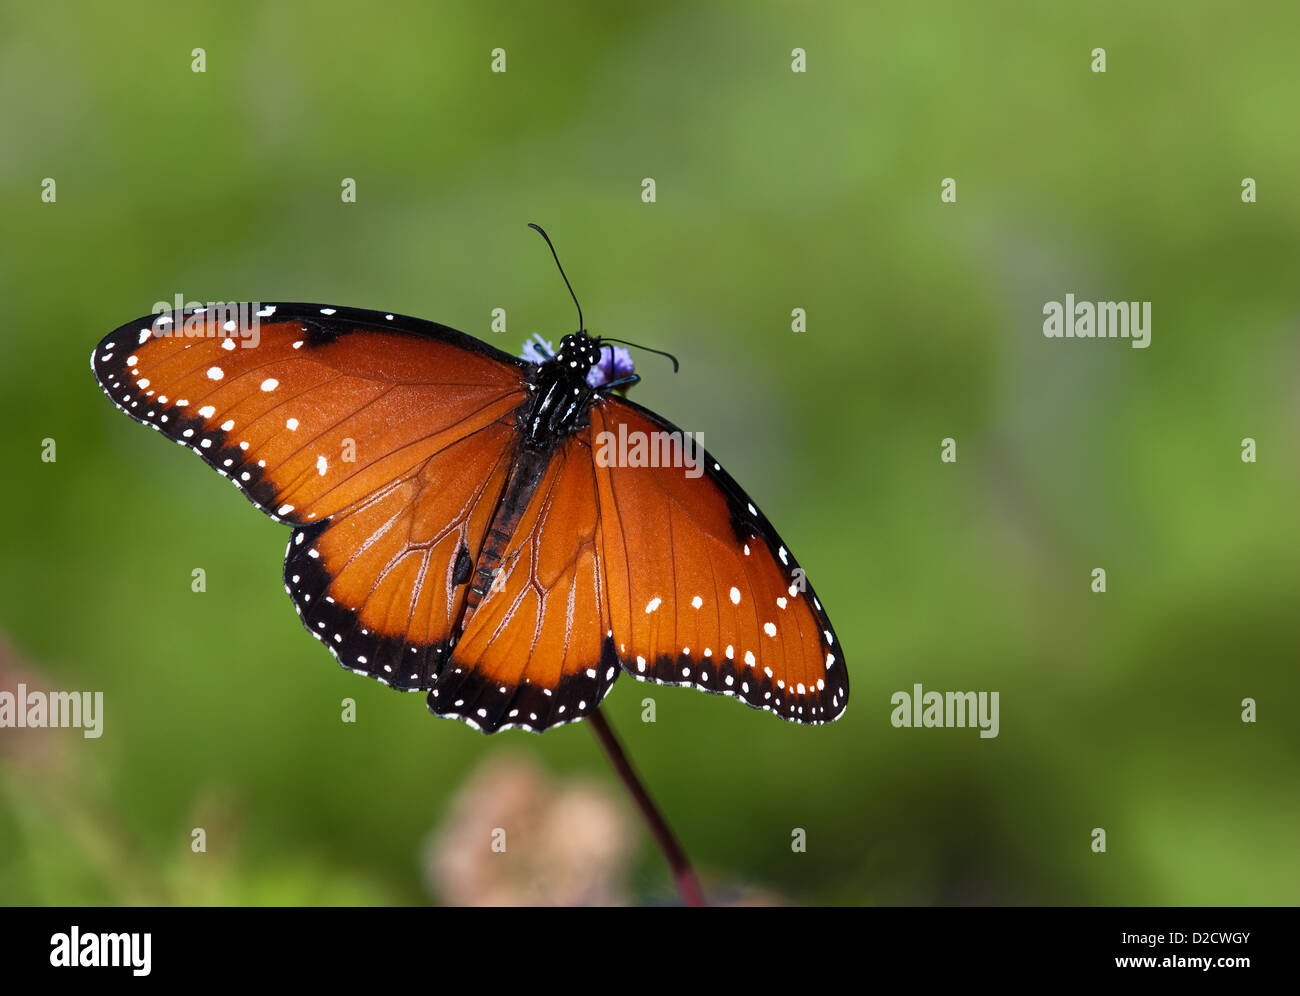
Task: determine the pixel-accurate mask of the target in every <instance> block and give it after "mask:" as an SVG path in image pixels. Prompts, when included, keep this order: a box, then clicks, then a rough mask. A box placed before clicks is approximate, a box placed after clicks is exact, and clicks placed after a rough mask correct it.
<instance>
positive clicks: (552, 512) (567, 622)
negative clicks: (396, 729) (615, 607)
mask: <svg viewBox="0 0 1300 996" xmlns="http://www.w3.org/2000/svg"><path fill="white" fill-rule="evenodd" d="M588 436H589V432H588V431H586V430H584V431H583V432H580V433H578V434H576V435H573V436H570V437H569V438H568V439H566V440H565V441H564V442H563V443H561V444H560V445H559V446H558V447H557V448H556V449H555V450H554V452H553V454H551V455H549V457H548V458H545V457H544V458H542V459H543V460H544V467H545V469H544V471H543V472H542V476H541V479H540V481H539V482H538V484H537V486H536V490H535V491H533V492H532V495H531V499H530V500H529V502H528V504H527V506H526V507H525V508H524V509H523V511H522V514H521V515H520V516H519V517H518V518H517V520H515V521H512V523H511V525H512V528H511V529H510V530H509V531H508V536H509V538H508V539H507V540H506V541H505V542H504V543H503V548H502V550H501V555H500V561H499V566H498V567H497V570H496V573H495V576H494V578H493V579H492V583H491V584H490V585H489V586H488V588H487V590H486V592H485V593H484V595H483V598H482V600H481V601H480V602H479V603H478V605H477V606H475V607H474V608H473V609H472V611H471V612H469V613H467V619H466V625H465V631H464V633H463V634H462V635H461V637H460V640H459V642H458V643H457V644H456V647H455V649H454V651H453V652H452V656H451V661H450V663H449V665H448V667H447V668H446V669H445V670H444V671H443V672H442V674H441V676H440V677H439V679H438V681H437V683H436V684H435V685H434V687H433V690H432V691H431V692H430V693H429V708H430V710H432V711H433V712H434V713H435V714H437V715H439V716H450V717H454V718H456V719H461V720H463V721H465V722H467V723H469V724H471V725H472V726H474V727H476V728H478V729H480V730H483V731H484V732H486V733H491V732H494V731H495V730H498V729H508V728H510V727H516V726H517V727H521V728H523V729H527V730H532V731H537V732H540V731H541V730H544V729H547V728H549V727H552V726H558V725H561V724H563V723H569V722H573V721H574V720H576V719H580V718H582V717H583V716H585V715H587V714H589V713H590V712H592V710H594V709H595V708H596V706H597V705H598V704H599V703H600V700H601V699H602V698H603V697H604V696H605V693H606V692H608V691H609V689H610V687H611V686H612V685H613V683H614V680H615V679H616V678H617V677H618V672H619V660H618V656H617V654H616V653H615V652H614V646H613V640H612V638H611V636H610V626H609V612H608V607H607V597H606V592H605V578H604V572H603V569H602V565H601V558H600V545H601V524H600V521H599V505H598V502H597V496H596V477H595V473H594V470H595V467H594V464H593V462H592V458H591V447H590V443H589V441H588ZM521 468H522V469H521V472H522V473H527V472H528V470H527V464H526V462H521ZM494 562H495V560H494Z"/></svg>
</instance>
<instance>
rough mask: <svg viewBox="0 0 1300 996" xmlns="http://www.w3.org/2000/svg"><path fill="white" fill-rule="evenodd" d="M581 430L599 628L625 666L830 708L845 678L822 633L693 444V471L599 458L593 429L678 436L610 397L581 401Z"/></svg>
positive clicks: (808, 599) (646, 674)
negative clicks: (587, 436) (593, 489)
mask: <svg viewBox="0 0 1300 996" xmlns="http://www.w3.org/2000/svg"><path fill="white" fill-rule="evenodd" d="M591 432H592V439H593V441H594V443H595V444H596V446H597V457H598V459H597V460H596V463H597V466H596V476H597V483H598V487H597V490H598V493H599V496H600V519H601V523H602V544H601V553H602V561H603V564H604V568H605V574H606V578H607V586H608V593H609V605H610V609H609V611H610V616H611V619H612V623H611V625H612V629H613V633H614V640H615V643H616V645H617V650H618V653H619V656H620V658H621V660H622V662H623V667H624V668H625V669H626V670H627V671H628V673H630V674H631V675H633V676H634V677H635V678H637V679H639V680H642V681H656V682H659V683H662V684H673V685H689V686H692V687H694V688H699V689H702V690H703V691H706V692H715V693H720V694H723V695H730V696H735V697H736V698H739V699H740V700H742V701H743V702H745V703H747V704H748V705H750V706H753V707H755V708H758V709H766V710H770V711H771V712H774V713H775V714H776V715H778V716H780V717H781V718H782V719H787V720H791V721H794V722H799V723H811V724H819V723H828V722H831V721H833V720H835V719H837V718H838V717H839V716H840V715H841V714H842V713H843V712H844V707H845V704H846V703H847V702H848V695H849V681H848V671H847V669H846V668H845V664H844V656H843V653H842V652H841V650H840V648H839V644H838V641H837V639H836V637H835V632H834V630H833V629H832V627H831V624H830V620H829V619H828V618H827V616H826V613H825V612H824V611H823V609H822V606H821V602H820V601H819V600H818V598H817V595H816V593H815V592H814V591H813V589H812V587H811V585H809V584H808V583H807V580H806V578H805V577H804V575H803V572H802V570H801V569H800V568H799V564H798V561H796V560H795V558H794V555H793V554H791V553H790V551H789V548H788V547H787V546H786V545H785V543H784V542H783V541H782V540H781V537H780V536H778V535H777V533H776V530H775V529H773V528H772V525H771V523H770V522H768V521H767V519H766V518H765V517H764V516H763V514H762V513H761V512H759V510H758V509H757V507H755V505H754V504H753V503H752V502H751V501H750V499H749V497H748V496H747V495H746V494H745V492H744V491H743V490H742V489H741V488H740V486H739V485H738V484H736V482H735V481H734V480H733V479H732V478H731V477H730V475H728V474H727V473H726V471H724V470H723V469H722V467H721V466H720V465H719V464H718V463H717V462H715V461H714V460H713V458H712V457H710V456H709V455H708V454H707V453H705V452H704V451H703V448H702V447H699V448H696V449H694V450H693V451H692V450H685V451H683V454H684V455H685V456H689V457H690V459H691V460H692V461H696V462H698V466H699V470H700V473H699V475H698V476H691V474H688V472H687V471H688V468H687V467H683V466H677V467H672V466H669V467H664V466H659V467H652V466H639V467H634V466H626V465H623V464H626V463H627V462H629V461H627V460H626V459H623V460H608V459H606V460H604V461H602V460H601V459H599V456H600V451H599V447H600V444H601V440H602V438H606V439H610V440H617V439H618V438H620V432H622V434H623V435H622V438H624V439H627V440H633V439H635V438H637V437H636V435H634V434H640V435H641V436H642V437H643V438H647V439H659V440H662V439H663V438H664V434H670V433H676V435H677V439H678V440H681V439H682V432H681V430H680V429H678V428H677V427H676V426H674V425H672V424H671V423H670V422H668V421H666V420H665V419H662V418H660V417H659V416H657V415H655V414H654V413H652V412H650V411H648V410H646V409H644V408H642V407H640V406H639V405H636V404H633V403H632V402H629V401H626V400H624V399H621V398H608V399H606V400H605V401H603V402H602V403H599V404H596V405H593V406H592V410H591ZM603 433H608V434H610V435H609V436H608V437H602V434H603ZM688 445H689V444H688ZM625 456H626V455H625ZM602 462H607V463H613V464H615V465H613V466H601V465H600V464H601V463H602ZM683 462H685V461H683ZM691 473H692V474H693V473H694V472H693V471H692V472H691Z"/></svg>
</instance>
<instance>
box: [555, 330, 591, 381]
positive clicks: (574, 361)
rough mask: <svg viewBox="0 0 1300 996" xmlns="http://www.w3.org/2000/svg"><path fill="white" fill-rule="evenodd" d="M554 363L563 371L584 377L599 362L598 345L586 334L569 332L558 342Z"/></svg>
mask: <svg viewBox="0 0 1300 996" xmlns="http://www.w3.org/2000/svg"><path fill="white" fill-rule="evenodd" d="M555 362H556V363H558V364H559V365H560V366H561V367H562V368H564V369H565V370H572V371H573V372H574V373H578V374H582V375H583V376H586V374H587V371H589V370H590V369H591V368H592V367H594V366H595V365H596V364H597V363H599V362H600V343H599V342H597V341H596V340H595V339H593V338H592V337H591V336H589V335H587V333H586V332H571V333H569V334H568V335H566V336H565V337H564V338H563V339H561V340H560V349H559V351H558V352H557V353H556V354H555Z"/></svg>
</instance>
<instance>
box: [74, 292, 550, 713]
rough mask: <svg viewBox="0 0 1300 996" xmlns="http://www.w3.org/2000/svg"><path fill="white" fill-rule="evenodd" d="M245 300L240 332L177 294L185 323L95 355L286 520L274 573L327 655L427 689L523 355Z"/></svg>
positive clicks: (449, 631)
mask: <svg viewBox="0 0 1300 996" xmlns="http://www.w3.org/2000/svg"><path fill="white" fill-rule="evenodd" d="M262 312H265V313H264V314H263V313H262ZM257 315H258V325H257V332H258V335H257V337H256V346H252V347H250V346H245V345H243V343H244V342H253V341H254V340H253V338H252V337H251V336H241V335H239V334H238V329H233V330H227V329H225V327H224V326H225V322H224V321H223V320H222V319H224V318H225V317H226V316H225V315H224V314H221V315H220V316H218V314H217V313H216V312H214V313H213V314H212V315H210V316H209V315H205V314H203V313H200V314H199V315H194V314H193V313H191V312H186V314H185V315H184V316H183V317H184V318H185V319H186V320H187V321H188V322H189V324H191V325H192V326H193V331H194V333H195V334H194V335H191V336H186V335H180V334H172V335H166V336H156V335H154V334H153V333H154V328H155V327H156V326H154V324H153V322H154V317H153V316H151V317H150V318H146V319H140V320H139V321H137V322H132V323H129V324H127V325H125V326H122V327H121V328H119V329H117V330H116V331H115V332H113V333H112V334H110V335H109V336H107V337H105V339H104V341H103V342H102V343H100V345H99V346H98V347H96V349H95V352H94V353H93V354H92V357H91V366H92V369H93V370H94V372H95V375H96V377H97V378H98V379H99V382H100V385H101V387H102V388H103V389H104V391H105V393H106V394H108V396H109V398H110V399H112V401H113V402H114V404H116V405H117V406H118V407H119V408H121V409H122V410H123V411H125V412H126V413H127V414H128V415H130V416H131V417H132V418H134V419H136V420H137V421H139V422H143V423H144V424H146V425H149V426H150V427H151V428H154V429H156V430H158V431H159V432H162V433H163V434H164V435H167V436H168V437H170V438H171V439H173V440H175V441H176V442H177V443H181V444H183V445H185V446H188V447H189V448H190V449H192V450H193V451H194V452H195V453H197V454H199V456H201V457H202V458H203V459H204V460H205V461H206V462H207V463H208V464H209V465H210V466H212V467H213V468H215V469H216V470H217V471H218V472H219V473H221V474H222V475H223V476H226V477H228V478H230V480H231V481H233V482H234V483H235V485H236V486H237V487H239V489H240V490H241V491H242V492H243V493H244V494H245V495H246V496H247V497H248V498H249V500H251V501H252V502H253V504H255V505H256V506H257V507H258V508H260V509H261V510H262V511H263V512H265V513H267V514H268V515H270V516H271V517H272V518H275V519H276V520H277V521H282V522H288V523H290V524H293V525H296V526H298V527H299V528H298V529H297V530H295V532H294V534H293V536H292V537H291V538H290V541H289V549H288V552H287V554H286V558H285V572H284V577H285V587H286V590H288V591H289V594H290V596H291V597H292V598H293V601H294V604H295V607H296V608H297V610H298V613H299V616H300V617H301V618H302V622H303V625H304V626H305V627H306V628H307V630H308V631H309V632H311V633H312V634H313V635H314V636H316V637H317V639H319V640H321V641H322V642H323V643H325V645H326V646H327V647H329V649H330V651H331V653H333V654H334V656H335V657H336V658H337V659H338V661H339V663H340V664H342V665H343V666H344V667H347V668H349V669H351V670H353V671H357V672H358V673H364V674H369V675H371V676H372V677H375V678H378V679H379V680H381V681H384V682H385V683H387V684H390V685H392V686H393V687H395V688H401V689H409V690H423V689H427V688H429V687H431V686H432V684H433V679H434V677H435V676H436V674H437V672H438V671H439V670H440V669H441V667H442V664H443V663H444V662H445V660H446V655H447V652H448V649H449V645H450V643H451V642H452V641H453V640H454V637H455V635H456V634H455V633H454V632H453V629H454V626H455V622H456V620H458V618H459V616H460V614H461V610H462V608H463V606H464V602H465V597H466V593H467V591H468V584H467V581H468V574H469V565H472V563H473V562H474V561H475V559H477V557H478V555H479V551H480V549H481V547H482V545H483V537H484V534H485V533H486V531H487V525H488V522H489V521H490V519H491V515H492V510H493V509H494V508H495V506H496V503H497V501H498V500H499V498H500V496H501V491H502V488H503V487H504V484H505V480H506V477H507V474H508V471H509V469H510V467H511V465H512V464H513V462H514V458H515V453H516V448H517V441H516V434H515V431H514V411H515V409H516V408H517V407H518V406H519V405H520V404H521V403H522V402H523V400H524V397H525V393H526V392H525V386H524V368H523V366H522V364H520V363H519V362H518V361H516V360H514V359H513V358H512V357H510V356H508V355H507V354H505V353H501V352H500V351H498V350H495V349H492V348H491V347H490V346H487V345H485V344H483V343H480V342H479V341H478V340H476V339H472V338H471V337H469V336H466V335H463V334H462V333H459V332H456V331H454V330H452V329H448V328H446V327H445V326H441V325H436V324H435V323H432V322H424V321H420V320H418V319H413V318H405V317H400V316H394V315H384V314H381V313H378V312H370V311H364V310H360V309H351V308H325V307H321V306H318V305H307V304H280V305H270V306H267V307H266V308H264V309H262V310H261V311H259V312H258V313H257ZM177 324H178V325H179V324H180V323H177ZM157 327H161V328H164V329H165V328H166V327H165V326H157ZM167 331H172V332H173V333H175V332H177V331H179V329H176V328H173V329H167ZM226 331H231V332H234V333H236V334H222V333H223V332H226ZM413 345H414V346H415V347H416V348H412V346H413Z"/></svg>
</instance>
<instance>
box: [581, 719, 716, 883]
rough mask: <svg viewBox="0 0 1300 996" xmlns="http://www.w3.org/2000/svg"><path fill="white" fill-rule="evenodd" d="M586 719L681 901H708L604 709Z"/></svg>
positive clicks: (684, 854)
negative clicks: (651, 836) (659, 853)
mask: <svg viewBox="0 0 1300 996" xmlns="http://www.w3.org/2000/svg"><path fill="white" fill-rule="evenodd" d="M587 722H588V723H590V724H591V728H592V730H593V731H594V732H595V734H596V739H597V740H599V741H600V745H601V746H602V747H604V748H605V753H606V754H608V755H609V761H610V764H612V765H613V766H614V770H615V771H617V772H618V776H619V777H620V778H621V779H623V784H624V785H625V786H627V790H628V792H630V793H631V794H632V798H633V799H635V800H636V804H637V808H638V809H640V810H641V815H642V816H643V817H645V821H646V823H647V824H648V825H649V827H650V832H651V833H652V834H654V838H655V840H656V841H657V842H658V844H659V849H660V850H661V851H663V852H664V857H665V858H667V859H668V866H669V867H670V868H671V869H672V870H673V878H674V879H675V880H676V882H677V891H678V892H679V893H681V896H682V901H683V902H685V903H686V905H687V906H706V905H708V904H707V903H705V901H704V893H703V892H702V891H701V889H700V883H699V881H698V880H697V879H696V877H695V872H694V871H692V870H691V863H690V861H689V860H687V858H686V852H685V851H683V850H682V845H681V844H679V843H677V837H676V836H675V835H674V834H673V831H672V828H671V827H669V826H668V823H667V821H666V820H665V819H664V818H663V816H662V815H661V814H660V812H659V809H658V807H657V806H655V804H654V800H653V799H651V798H650V793H648V792H647V791H646V790H645V786H644V785H642V784H641V779H639V778H638V777H637V775H636V772H635V771H633V770H632V765H631V764H629V763H628V760H627V755H626V754H624V753H623V748H622V746H621V745H620V744H619V742H618V738H617V737H615V736H614V731H613V730H611V729H610V728H609V723H607V722H606V721H605V715H604V713H602V712H601V711H600V709H596V710H594V711H593V712H592V713H591V715H590V716H588V717H587Z"/></svg>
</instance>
